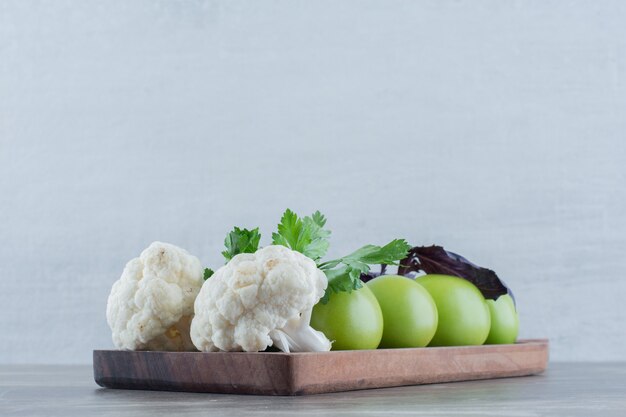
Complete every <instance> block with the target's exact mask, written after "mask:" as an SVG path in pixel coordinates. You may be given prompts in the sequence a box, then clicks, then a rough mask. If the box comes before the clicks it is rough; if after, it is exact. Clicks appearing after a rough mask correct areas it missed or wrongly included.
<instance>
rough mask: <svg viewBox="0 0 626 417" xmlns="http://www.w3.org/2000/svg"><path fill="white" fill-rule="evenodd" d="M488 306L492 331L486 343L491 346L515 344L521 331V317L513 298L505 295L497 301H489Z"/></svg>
mask: <svg viewBox="0 0 626 417" xmlns="http://www.w3.org/2000/svg"><path fill="white" fill-rule="evenodd" d="M487 306H488V307H489V312H490V313H491V330H490V331H489V336H487V341H486V342H485V343H487V344H490V345H491V344H501V343H515V340H516V339H517V332H518V330H519V317H518V316H517V311H515V303H514V302H513V299H512V298H511V296H510V295H508V294H505V295H501V296H500V297H498V299H497V300H487Z"/></svg>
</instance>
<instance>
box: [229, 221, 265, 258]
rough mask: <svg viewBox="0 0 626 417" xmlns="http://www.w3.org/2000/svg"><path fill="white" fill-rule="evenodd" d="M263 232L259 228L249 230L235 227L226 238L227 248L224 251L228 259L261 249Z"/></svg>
mask: <svg viewBox="0 0 626 417" xmlns="http://www.w3.org/2000/svg"><path fill="white" fill-rule="evenodd" d="M260 240H261V234H260V233H259V228H258V227H257V228H256V229H252V230H248V229H240V228H239V227H235V228H234V229H233V230H232V231H231V232H230V233H229V234H228V235H227V236H226V239H225V240H224V245H225V246H226V250H225V251H223V252H222V255H224V258H226V261H229V260H231V259H233V257H234V256H235V255H238V254H240V253H254V252H256V251H257V249H259V242H260Z"/></svg>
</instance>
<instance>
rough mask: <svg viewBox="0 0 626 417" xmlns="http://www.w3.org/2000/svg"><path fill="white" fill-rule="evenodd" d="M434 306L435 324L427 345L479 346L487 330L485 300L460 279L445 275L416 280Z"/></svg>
mask: <svg viewBox="0 0 626 417" xmlns="http://www.w3.org/2000/svg"><path fill="white" fill-rule="evenodd" d="M416 282H417V283H419V284H421V285H422V286H423V287H424V288H426V290H427V291H428V292H429V293H430V295H431V296H432V297H433V300H435V304H437V311H438V313H439V324H438V325H437V331H436V332H435V336H434V337H433V340H432V341H431V342H430V346H462V345H482V344H483V343H485V340H486V339H487V335H488V334H489V329H490V327H491V316H490V314H489V307H487V302H486V301H485V298H484V297H483V295H482V294H481V293H480V291H479V290H478V288H476V286H475V285H474V284H472V283H471V282H469V281H467V280H464V279H463V278H459V277H453V276H449V275H424V276H423V277H418V278H417V280H416Z"/></svg>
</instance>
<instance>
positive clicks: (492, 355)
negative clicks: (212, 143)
mask: <svg viewBox="0 0 626 417" xmlns="http://www.w3.org/2000/svg"><path fill="white" fill-rule="evenodd" d="M547 363H548V341H547V340H545V339H538V340H520V341H519V342H518V343H516V344H513V345H484V346H454V347H429V348H415V349H377V350H352V351H336V352H307V353H282V352H255V353H248V352H215V353H201V352H132V351H119V350H94V352H93V369H94V378H95V381H96V383H97V384H98V385H100V386H103V387H107V388H120V389H144V390H167V391H190V392H215V393H230V394H261V395H303V394H321V393H326V392H337V391H351V390H359V389H368V388H383V387H397V386H402V385H418V384H432V383H437V382H451V381H467V380H475V379H488V378H503V377H513V376H524V375H533V374H538V373H541V372H543V371H544V370H545V369H546V366H547Z"/></svg>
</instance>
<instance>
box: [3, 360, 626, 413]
mask: <svg viewBox="0 0 626 417" xmlns="http://www.w3.org/2000/svg"><path fill="white" fill-rule="evenodd" d="M625 394H626V363H595V364H592V363H553V364H550V366H549V368H548V371H546V373H544V374H542V375H537V376H532V377H521V378H509V379H499V380H487V381H470V382H457V383H449V384H437V385H422V386H413V387H399V388H387V389H378V390H366V391H354V392H346V393H336V394H323V395H314V396H304V397H261V396H238V395H218V394H194V393H175V392H153V391H123V390H110V389H104V388H100V387H98V386H97V385H96V384H95V383H94V382H93V375H92V370H91V367H89V366H79V365H74V366H70V365H59V366H34V365H29V366H25V365H22V366H20V365H7V366H0V415H1V416H3V417H17V416H28V417H37V416H46V417H55V416H63V417H70V416H86V415H89V416H120V417H123V416H129V417H131V416H172V415H177V416H206V415H213V416H237V417H240V416H244V415H245V416H293V415H298V416H317V415H333V416H361V417H365V416H374V415H385V416H406V415H417V416H420V415H437V416H515V417H531V416H544V415H550V416H584V417H589V416H592V415H596V414H597V415H602V416H624V410H625V409H626V395H625Z"/></svg>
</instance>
